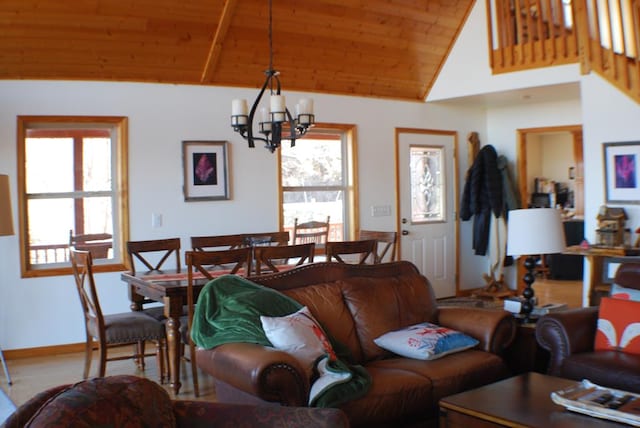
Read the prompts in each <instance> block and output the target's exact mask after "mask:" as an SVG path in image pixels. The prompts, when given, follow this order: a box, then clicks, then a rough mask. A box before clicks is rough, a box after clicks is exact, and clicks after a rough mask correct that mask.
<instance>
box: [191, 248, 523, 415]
mask: <svg viewBox="0 0 640 428" xmlns="http://www.w3.org/2000/svg"><path fill="white" fill-rule="evenodd" d="M251 279H252V280H253V281H255V282H257V283H260V284H262V285H265V286H268V287H272V288H275V289H277V290H280V291H281V292H283V293H284V294H286V295H288V296H289V297H291V298H293V299H294V300H296V301H298V302H299V303H300V304H302V305H305V306H307V307H308V308H309V309H310V310H311V312H312V314H313V315H314V317H315V318H316V319H317V320H318V321H319V322H320V323H321V324H322V325H323V327H324V328H325V330H327V332H328V334H329V335H331V336H332V337H333V338H335V339H337V340H338V341H339V342H341V343H342V344H344V345H346V346H347V347H348V348H349V350H350V353H351V356H352V361H350V362H351V363H353V364H359V365H362V366H363V367H364V368H365V369H366V370H367V372H368V373H369V375H370V376H371V378H372V382H371V387H370V389H369V391H368V392H367V394H366V395H365V396H364V397H362V398H359V399H355V400H352V401H348V402H347V403H345V404H343V405H341V406H340V409H342V410H343V411H344V412H345V413H346V414H347V416H348V418H349V420H350V423H351V425H352V426H394V427H397V426H402V425H405V424H413V423H416V422H419V423H420V424H421V425H422V424H423V423H424V422H435V421H436V420H437V414H438V401H439V400H440V399H441V398H442V397H445V396H448V395H451V394H455V393H458V392H461V391H464V390H467V389H471V388H475V387H478V386H481V385H484V384H487V383H491V382H494V381H497V380H499V379H502V378H505V377H507V376H509V370H508V368H507V366H506V365H505V363H504V361H503V359H502V357H501V353H502V351H503V350H504V349H505V348H506V347H507V346H508V345H509V344H510V343H511V341H512V340H513V338H514V335H515V331H516V325H515V321H514V318H513V317H512V316H511V315H510V314H508V313H506V312H504V311H490V310H486V309H480V308H462V307H442V308H438V306H437V304H436V299H435V296H434V293H433V289H432V288H431V285H430V283H429V281H428V280H427V279H426V278H425V277H424V276H423V275H421V274H420V272H419V271H418V270H417V269H416V267H415V266H414V265H413V264H411V263H409V262H406V261H402V262H394V263H386V264H379V265H345V264H340V263H316V264H309V265H305V266H301V267H298V268H296V269H293V270H290V271H287V272H280V273H276V274H272V275H266V276H263V277H254V278H251ZM425 321H428V322H432V323H435V324H438V325H441V326H444V327H449V328H452V329H455V330H458V331H461V332H464V333H466V334H468V335H470V336H473V337H475V338H476V339H478V340H479V342H480V343H479V345H478V346H477V347H476V348H474V349H469V350H466V351H462V352H458V353H455V354H449V355H446V356H444V357H442V358H440V359H437V360H432V361H422V360H415V359H409V358H404V357H399V356H397V355H394V354H392V353H390V352H388V351H385V350H383V349H381V348H379V347H378V346H377V345H376V344H375V343H374V342H373V340H374V339H375V338H376V337H378V336H380V335H381V334H383V333H386V332H388V331H391V330H396V329H399V328H402V327H406V326H409V325H413V324H417V323H420V322H425ZM196 360H197V364H198V366H199V367H200V368H201V369H202V370H204V371H205V372H207V373H209V374H210V375H211V376H213V378H214V381H215V385H216V394H217V399H218V400H219V401H222V402H235V403H265V402H267V403H272V404H274V403H277V404H280V405H283V406H304V405H305V404H306V403H307V400H308V396H309V379H308V378H307V376H306V375H305V374H304V372H303V371H302V370H301V369H300V364H299V363H297V361H296V360H295V359H294V358H293V357H292V356H290V355H289V354H286V353H284V352H281V351H278V350H275V349H273V348H270V347H264V346H261V345H256V344H250V343H228V344H224V345H220V346H218V347H216V348H213V349H199V350H198V351H197V354H196Z"/></svg>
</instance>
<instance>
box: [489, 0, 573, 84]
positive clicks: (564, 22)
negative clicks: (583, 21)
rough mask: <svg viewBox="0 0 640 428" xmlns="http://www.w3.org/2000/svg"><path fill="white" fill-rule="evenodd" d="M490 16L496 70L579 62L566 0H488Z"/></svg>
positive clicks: (493, 60) (571, 13)
mask: <svg viewBox="0 0 640 428" xmlns="http://www.w3.org/2000/svg"><path fill="white" fill-rule="evenodd" d="M567 6H568V7H567ZM487 16H488V17H489V25H488V28H489V41H490V43H489V57H490V59H491V67H492V69H493V72H494V73H505V72H511V71H518V70H525V69H530V68H538V67H548V66H551V65H559V64H570V63H576V62H578V41H577V37H576V32H575V31H574V28H573V22H574V16H573V8H572V7H571V5H570V4H569V5H567V4H566V0H487Z"/></svg>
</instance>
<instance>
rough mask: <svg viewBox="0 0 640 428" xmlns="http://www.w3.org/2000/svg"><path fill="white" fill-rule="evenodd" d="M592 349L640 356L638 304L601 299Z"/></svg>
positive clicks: (630, 301) (639, 311) (639, 304)
mask: <svg viewBox="0 0 640 428" xmlns="http://www.w3.org/2000/svg"><path fill="white" fill-rule="evenodd" d="M594 348H595V350H596V351H599V350H619V351H622V352H627V353H630V354H638V355H640V302H635V301H632V300H621V299H612V298H609V297H603V298H602V300H601V301H600V309H599V315H598V331H597V332H596V340H595V345H594Z"/></svg>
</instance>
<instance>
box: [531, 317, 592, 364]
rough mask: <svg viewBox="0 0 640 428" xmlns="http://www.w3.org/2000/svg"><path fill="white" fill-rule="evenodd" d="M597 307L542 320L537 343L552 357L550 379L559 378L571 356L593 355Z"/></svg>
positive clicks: (539, 322)
mask: <svg viewBox="0 0 640 428" xmlns="http://www.w3.org/2000/svg"><path fill="white" fill-rule="evenodd" d="M597 324H598V307H596V306H593V307H589V308H579V309H570V310H567V311H561V312H554V313H551V314H547V315H545V316H543V317H541V318H540V319H539V320H538V323H537V325H536V340H537V341H538V343H539V344H540V346H542V347H543V348H544V349H546V350H547V351H549V353H550V361H549V370H548V373H549V374H550V375H556V376H558V375H560V370H561V367H562V362H563V360H564V359H565V358H567V357H568V356H569V355H571V354H576V353H579V352H588V351H593V343H594V340H595V335H596V329H597Z"/></svg>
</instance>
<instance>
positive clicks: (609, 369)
mask: <svg viewBox="0 0 640 428" xmlns="http://www.w3.org/2000/svg"><path fill="white" fill-rule="evenodd" d="M585 373H587V374H588V377H587V379H588V380H590V381H591V382H593V383H595V384H598V385H603V386H608V387H610V388H615V389H621V390H624V391H629V392H635V393H640V355H634V354H628V353H625V352H619V351H595V352H581V353H578V354H573V355H571V356H569V357H567V358H566V359H565V360H564V361H563V363H562V368H561V373H560V375H561V376H562V377H567V378H569V379H575V380H578V381H580V380H582V379H584V378H585Z"/></svg>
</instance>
